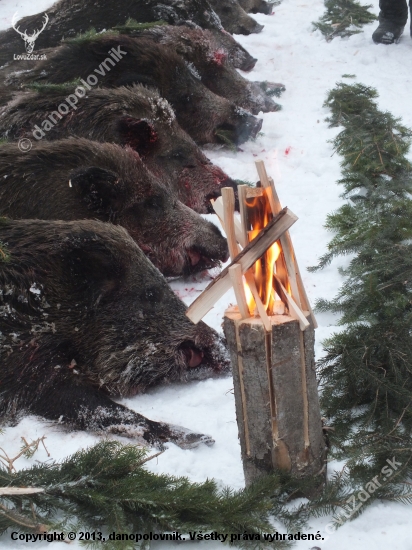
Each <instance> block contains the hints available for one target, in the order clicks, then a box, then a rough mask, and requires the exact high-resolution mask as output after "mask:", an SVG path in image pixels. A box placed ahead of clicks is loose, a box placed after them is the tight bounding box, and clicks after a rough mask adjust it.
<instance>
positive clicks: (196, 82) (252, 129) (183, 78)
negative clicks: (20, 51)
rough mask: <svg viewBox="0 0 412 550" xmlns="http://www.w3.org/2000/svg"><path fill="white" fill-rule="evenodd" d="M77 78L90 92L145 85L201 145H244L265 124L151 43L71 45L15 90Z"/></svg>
mask: <svg viewBox="0 0 412 550" xmlns="http://www.w3.org/2000/svg"><path fill="white" fill-rule="evenodd" d="M97 75H98V76H97ZM19 77H20V78H21V80H20V81H19ZM92 77H93V78H92ZM75 79H82V82H81V85H83V86H85V87H86V88H87V87H88V88H89V89H90V88H91V86H90V84H91V85H92V86H94V85H96V84H99V85H100V86H104V87H107V88H115V87H119V86H131V85H133V84H143V85H145V86H150V87H154V88H156V89H158V90H159V93H160V95H161V96H162V97H164V98H165V99H167V101H168V102H169V103H170V104H171V105H172V107H173V109H174V111H175V113H176V118H177V121H178V122H179V124H180V126H181V127H182V128H183V129H184V130H185V131H186V132H187V133H188V134H189V135H190V136H191V137H192V138H193V139H194V140H195V141H196V143H198V144H205V143H221V142H223V143H227V142H228V141H230V142H231V143H235V144H240V143H243V142H244V141H246V140H248V139H249V138H253V137H255V136H256V135H257V133H258V132H259V131H260V129H261V127H262V120H261V119H257V118H255V117H254V116H253V115H251V114H250V113H248V112H247V111H245V110H244V109H242V108H240V107H237V106H236V105H235V104H234V103H232V102H230V101H228V100H227V99H225V98H222V97H219V96H217V95H216V94H214V93H213V92H211V91H210V90H209V89H208V88H207V87H206V86H204V84H202V82H201V79H200V76H199V75H198V73H197V72H196V70H195V68H194V67H193V66H192V65H191V64H188V63H187V62H185V61H184V60H183V59H182V58H181V57H180V56H179V55H177V54H176V53H175V52H173V51H171V49H170V48H167V47H166V46H162V45H159V44H154V43H153V41H152V40H149V39H147V38H131V37H130V36H125V35H116V34H110V33H107V34H102V35H97V36H92V37H84V38H82V39H77V40H73V41H70V42H68V43H65V44H64V45H62V46H61V47H60V48H58V49H57V50H56V52H55V53H54V55H53V56H50V58H49V59H47V60H46V61H41V62H39V63H38V64H37V65H36V68H35V69H33V71H30V72H28V73H24V74H22V75H17V82H16V84H15V85H17V84H18V83H19V82H20V84H23V83H26V84H27V83H28V82H33V81H36V82H38V83H39V82H49V83H53V84H61V83H64V82H70V81H74V80H75ZM93 82H94V84H93ZM222 136H223V137H222Z"/></svg>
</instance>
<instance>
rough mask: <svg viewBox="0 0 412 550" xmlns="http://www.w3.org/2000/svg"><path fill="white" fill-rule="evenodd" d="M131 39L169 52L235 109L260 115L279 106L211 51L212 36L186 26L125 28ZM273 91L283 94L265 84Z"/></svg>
mask: <svg viewBox="0 0 412 550" xmlns="http://www.w3.org/2000/svg"><path fill="white" fill-rule="evenodd" d="M128 32H129V34H130V35H131V36H140V37H144V38H148V39H150V40H153V41H154V42H156V43H158V44H162V45H164V46H167V47H168V48H173V50H174V51H175V52H176V53H177V54H179V55H181V56H182V57H183V58H184V59H185V60H186V61H187V62H189V63H191V64H192V65H193V66H194V68H195V69H196V71H197V72H198V73H199V75H200V77H201V79H202V82H203V84H204V85H205V86H207V87H208V88H209V90H211V91H212V92H214V93H215V94H217V95H219V96H221V97H225V98H226V99H229V100H230V101H232V102H233V103H235V104H236V105H238V106H239V107H242V108H243V109H246V110H247V111H250V112H251V113H252V114H254V115H257V114H258V113H259V112H260V111H262V112H264V113H267V112H270V111H278V110H279V109H280V105H278V104H277V103H275V102H274V101H273V99H272V98H271V96H270V95H269V93H267V92H266V91H265V90H264V89H263V88H262V85H261V83H260V82H251V81H250V80H247V79H246V78H244V77H243V76H242V75H240V74H239V73H238V71H237V70H236V69H235V68H234V67H233V66H232V64H231V63H230V61H229V60H228V55H227V53H226V52H225V51H224V50H223V49H220V50H215V49H213V48H212V39H213V35H212V33H211V32H210V31H207V30H203V29H200V28H196V29H194V28H189V27H188V26H186V27H184V26H179V27H176V26H171V25H159V26H157V27H152V28H150V29H146V30H143V31H140V30H136V31H134V30H133V28H132V27H129V28H128ZM266 86H270V87H271V89H270V90H269V92H270V93H276V89H275V91H274V92H273V88H274V87H275V88H277V90H279V92H280V91H282V90H284V86H283V85H282V84H277V85H276V84H271V83H266Z"/></svg>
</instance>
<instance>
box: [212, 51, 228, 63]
mask: <svg viewBox="0 0 412 550" xmlns="http://www.w3.org/2000/svg"><path fill="white" fill-rule="evenodd" d="M225 59H226V53H225V52H224V51H223V50H217V51H215V52H213V59H212V61H213V62H214V63H216V65H222V63H223V61H224V60H225Z"/></svg>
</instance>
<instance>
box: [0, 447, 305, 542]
mask: <svg viewBox="0 0 412 550" xmlns="http://www.w3.org/2000/svg"><path fill="white" fill-rule="evenodd" d="M147 460H148V458H147V455H146V451H145V450H142V449H141V448H138V447H136V446H133V445H121V444H120V443H118V442H116V441H103V442H101V443H99V444H97V445H96V446H94V447H92V448H89V449H86V450H82V451H79V452H77V453H75V454H74V455H72V456H71V457H68V458H67V459H65V460H64V461H63V462H62V463H61V464H56V463H52V464H49V463H47V464H37V465H35V466H32V467H31V468H29V469H25V470H20V471H18V472H16V471H14V470H13V471H12V470H11V469H10V468H4V466H3V467H2V468H0V487H38V488H44V492H42V493H37V494H31V495H24V496H22V495H19V496H4V495H3V496H0V533H1V532H4V531H5V530H7V529H9V528H13V530H14V531H18V532H31V533H32V532H37V533H38V532H45V531H49V532H52V531H58V532H61V531H66V532H67V531H77V532H79V531H89V532H93V531H100V532H102V531H103V532H104V534H105V536H106V537H108V535H107V534H108V533H111V532H113V531H115V532H117V533H141V534H144V533H149V532H152V533H165V532H172V531H178V532H180V533H181V534H185V533H188V532H189V531H192V532H193V531H198V532H199V530H200V531H203V532H208V531H217V532H219V533H229V534H230V533H240V534H242V535H243V533H244V532H247V533H249V534H258V535H261V534H262V533H273V532H274V531H275V529H274V527H273V525H272V524H271V523H270V521H269V518H270V516H271V514H272V513H273V512H275V513H276V512H279V513H278V516H277V519H279V520H281V521H284V522H285V524H286V525H289V526H290V527H291V521H293V525H294V526H296V525H298V524H296V522H295V521H294V516H293V514H291V513H289V512H288V511H287V509H285V508H284V499H282V498H281V493H283V492H284V489H283V486H284V484H283V481H282V478H281V477H280V476H276V475H274V476H271V477H267V478H264V479H262V480H261V481H259V482H257V483H255V484H254V485H253V486H251V487H248V488H247V489H243V490H240V491H232V490H231V489H229V488H224V489H221V490H218V488H217V485H216V483H215V482H214V481H211V480H206V481H205V482H204V483H192V482H190V481H189V480H188V479H187V478H184V477H174V476H169V475H156V474H153V473H151V472H149V471H148V470H147V469H145V468H144V467H143V465H144V463H145V462H147ZM229 540H230V537H229ZM89 544H91V545H92V546H94V547H96V548H98V547H101V546H103V545H104V548H108V549H118V548H122V549H129V548H130V549H132V548H136V547H138V546H140V545H141V546H143V545H148V544H149V543H148V542H143V541H140V542H139V543H137V542H135V541H117V542H116V541H114V542H109V541H107V538H106V542H104V543H103V542H99V541H91V542H90V543H89ZM264 544H265V543H264V541H263V540H262V541H253V543H251V542H250V541H247V542H243V541H238V542H237V543H236V545H237V546H240V547H242V546H246V547H247V548H251V547H252V546H253V547H255V548H260V547H262V548H263V547H264ZM287 546H288V544H287V543H286V544H285V543H283V542H277V541H275V542H274V543H273V542H272V543H271V548H285V547H287Z"/></svg>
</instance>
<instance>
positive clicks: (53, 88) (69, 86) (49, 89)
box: [25, 78, 81, 95]
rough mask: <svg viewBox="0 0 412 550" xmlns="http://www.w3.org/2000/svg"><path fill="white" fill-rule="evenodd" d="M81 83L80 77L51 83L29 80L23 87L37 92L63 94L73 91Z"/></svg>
mask: <svg viewBox="0 0 412 550" xmlns="http://www.w3.org/2000/svg"><path fill="white" fill-rule="evenodd" d="M80 85H81V80H80V78H77V79H76V80H71V81H69V82H62V83H61V84H52V83H50V82H30V83H29V84H27V85H26V86H25V87H26V88H27V89H29V90H33V91H35V92H38V93H39V94H50V95H53V94H56V95H60V94H65V93H73V92H74V90H75V89H76V88H77V87H78V86H80Z"/></svg>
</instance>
